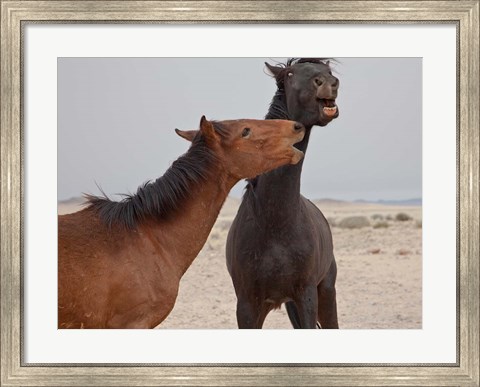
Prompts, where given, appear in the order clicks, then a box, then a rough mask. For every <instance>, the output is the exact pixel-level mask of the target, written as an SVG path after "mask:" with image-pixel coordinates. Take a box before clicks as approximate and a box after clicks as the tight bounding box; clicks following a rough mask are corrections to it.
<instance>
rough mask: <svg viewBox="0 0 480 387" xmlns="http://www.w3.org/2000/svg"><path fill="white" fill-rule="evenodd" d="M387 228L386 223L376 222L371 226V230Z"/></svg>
mask: <svg viewBox="0 0 480 387" xmlns="http://www.w3.org/2000/svg"><path fill="white" fill-rule="evenodd" d="M388 227H389V224H388V222H386V221H380V222H376V223H374V225H373V228H388Z"/></svg>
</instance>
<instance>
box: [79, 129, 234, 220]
mask: <svg viewBox="0 0 480 387" xmlns="http://www.w3.org/2000/svg"><path fill="white" fill-rule="evenodd" d="M212 123H213V126H214V128H215V131H216V132H217V133H218V134H220V135H221V136H222V137H224V136H225V128H224V126H222V125H221V124H220V123H219V122H215V121H213V122H212ZM217 162H218V158H217V156H216V155H215V154H214V153H213V151H212V150H211V149H210V148H209V147H208V146H207V144H206V142H205V137H204V136H203V135H202V134H201V133H197V135H196V136H195V138H194V139H193V141H192V145H191V146H190V148H189V149H188V151H187V153H185V154H184V155H182V156H180V157H179V158H178V159H177V160H176V161H174V162H173V163H172V165H171V166H170V168H169V169H168V170H167V171H166V172H165V174H164V175H163V176H161V177H159V178H158V179H156V180H155V181H147V182H146V183H144V184H143V185H141V186H140V187H138V189H137V192H136V193H135V194H131V195H129V194H125V195H122V196H124V199H122V200H121V201H113V200H110V199H109V198H108V196H107V195H106V194H105V193H103V192H102V196H94V195H89V194H85V195H84V197H85V199H86V200H87V203H86V204H87V206H88V207H87V208H89V209H92V210H94V211H95V212H96V213H97V214H98V216H99V217H100V219H101V220H102V221H103V222H104V223H105V224H106V225H108V227H112V226H113V225H120V226H122V227H124V228H126V229H135V228H136V227H137V226H138V225H139V223H141V222H142V221H145V220H147V219H152V220H159V219H164V218H166V217H168V216H169V215H171V214H173V213H174V212H176V211H177V210H179V209H180V208H181V207H182V204H183V203H184V202H185V200H187V199H188V198H190V197H191V196H192V195H194V194H195V193H196V192H198V190H197V189H196V188H197V187H198V185H199V184H200V183H201V182H204V181H206V180H207V179H208V178H210V177H211V174H212V173H211V172H212V168H211V167H212V166H213V165H215V164H216V163H217Z"/></svg>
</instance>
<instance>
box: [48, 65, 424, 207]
mask: <svg viewBox="0 0 480 387" xmlns="http://www.w3.org/2000/svg"><path fill="white" fill-rule="evenodd" d="M285 60H286V58H58V86H57V87H58V200H66V199H69V198H72V197H78V196H81V195H82V193H92V194H99V193H100V191H99V188H98V187H97V184H98V186H99V187H101V188H102V190H103V191H104V192H105V193H106V194H108V195H112V197H113V198H118V197H116V196H115V194H120V193H134V192H135V191H136V189H137V187H138V186H139V185H141V184H142V183H144V182H145V181H147V180H153V179H156V178H158V177H159V176H161V175H163V173H164V172H165V171H166V170H167V169H168V167H169V166H170V165H171V163H172V162H173V161H174V160H176V159H177V158H178V157H179V156H180V155H182V154H183V153H185V152H186V151H187V149H188V146H189V143H188V142H186V141H185V140H184V139H182V138H180V137H178V136H177V135H176V134H175V132H174V129H175V128H179V129H198V126H199V121H200V117H201V116H202V115H205V116H206V117H207V118H208V119H210V120H211V119H215V120H226V119H238V118H254V119H262V118H263V117H264V116H265V114H266V113H267V110H268V106H269V103H270V101H271V99H272V97H273V95H274V93H275V90H276V86H275V82H274V80H273V79H272V78H271V77H270V76H269V75H268V74H267V71H266V68H265V64H264V63H265V62H269V63H271V64H274V63H275V62H279V61H280V62H284V61H285ZM337 60H338V62H337V63H336V64H334V65H333V72H334V75H335V76H337V78H339V80H340V88H339V92H338V98H337V105H338V107H339V110H340V116H339V117H338V118H337V119H336V120H334V121H332V122H331V123H330V124H328V125H327V126H325V127H317V126H315V127H313V129H312V135H311V137H310V142H309V146H308V150H307V153H306V156H305V162H304V164H303V172H302V184H301V192H302V194H303V195H304V196H306V197H308V198H310V199H321V198H331V199H338V200H358V199H363V200H379V199H383V200H403V199H410V198H421V197H422V61H421V58H337ZM244 186H245V182H244V181H241V182H239V183H238V184H237V185H236V186H235V187H234V188H233V190H232V192H231V195H232V196H235V197H240V196H241V195H242V192H243V188H244Z"/></svg>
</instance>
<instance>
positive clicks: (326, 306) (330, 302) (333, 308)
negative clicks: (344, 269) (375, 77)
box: [317, 261, 338, 329]
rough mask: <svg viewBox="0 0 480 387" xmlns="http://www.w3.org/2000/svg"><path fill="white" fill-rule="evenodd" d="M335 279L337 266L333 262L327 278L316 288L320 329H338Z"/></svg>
mask: <svg viewBox="0 0 480 387" xmlns="http://www.w3.org/2000/svg"><path fill="white" fill-rule="evenodd" d="M336 278H337V264H336V263H335V261H333V262H332V265H331V266H330V269H329V271H328V273H327V276H326V277H325V278H324V279H323V280H322V282H320V284H319V285H318V287H317V292H318V321H319V322H320V325H321V326H322V329H338V317H337V295H336V291H335V280H336Z"/></svg>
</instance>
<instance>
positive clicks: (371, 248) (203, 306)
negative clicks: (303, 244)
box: [58, 197, 422, 329]
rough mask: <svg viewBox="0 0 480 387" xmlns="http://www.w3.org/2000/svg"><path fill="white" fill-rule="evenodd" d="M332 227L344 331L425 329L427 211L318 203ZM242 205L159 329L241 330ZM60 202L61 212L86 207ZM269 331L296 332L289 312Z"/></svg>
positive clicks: (231, 207)
mask: <svg viewBox="0 0 480 387" xmlns="http://www.w3.org/2000/svg"><path fill="white" fill-rule="evenodd" d="M314 203H315V204H316V205H317V206H318V207H319V208H320V209H321V210H322V212H323V213H324V214H325V216H326V217H327V219H328V220H329V222H330V225H331V226H332V233H333V242H334V249H335V256H336V260H337V266H338V276H337V286H336V289H337V305H338V318H339V325H340V328H344V329H382V328H383V329H420V328H421V327H422V208H421V207H420V206H408V207H407V206H397V205H395V206H393V205H381V204H370V203H356V202H342V201H335V200H318V201H314ZM239 204H240V199H236V198H231V197H230V198H228V199H227V201H226V202H225V205H224V206H223V209H222V211H221V212H220V215H219V217H218V219H217V222H216V223H215V226H214V228H213V229H212V231H211V233H210V236H209V238H208V240H207V242H206V243H205V246H204V247H203V249H202V251H201V252H200V254H199V255H198V257H197V258H196V259H195V261H194V262H193V264H192V266H191V267H190V268H189V269H188V270H187V272H186V274H185V275H184V277H183V278H182V281H181V283H180V291H179V295H178V298H177V301H176V304H175V307H174V309H173V311H172V313H171V314H170V315H169V316H168V317H167V319H166V320H165V321H164V322H163V323H162V324H161V325H160V326H159V327H158V328H159V329H167V328H168V329H183V328H188V329H202V328H205V329H209V328H221V329H236V328H237V323H236V316H235V307H236V297H235V292H234V289H233V285H232V281H231V279H230V276H229V274H228V271H227V268H226V265H225V253H224V251H225V240H226V237H227V233H228V230H229V228H230V225H231V223H232V220H233V218H234V217H235V214H236V213H237V209H238V206H239ZM80 208H81V207H80V200H79V199H73V200H69V201H65V202H60V203H59V206H58V211H59V214H65V213H69V212H75V211H78V210H79V209H80ZM264 328H271V329H272V328H273V329H291V325H290V322H289V320H288V317H287V315H286V312H285V309H284V307H282V308H281V309H280V310H276V311H273V312H271V313H270V314H269V315H268V316H267V319H266V320H265V324H264Z"/></svg>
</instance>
